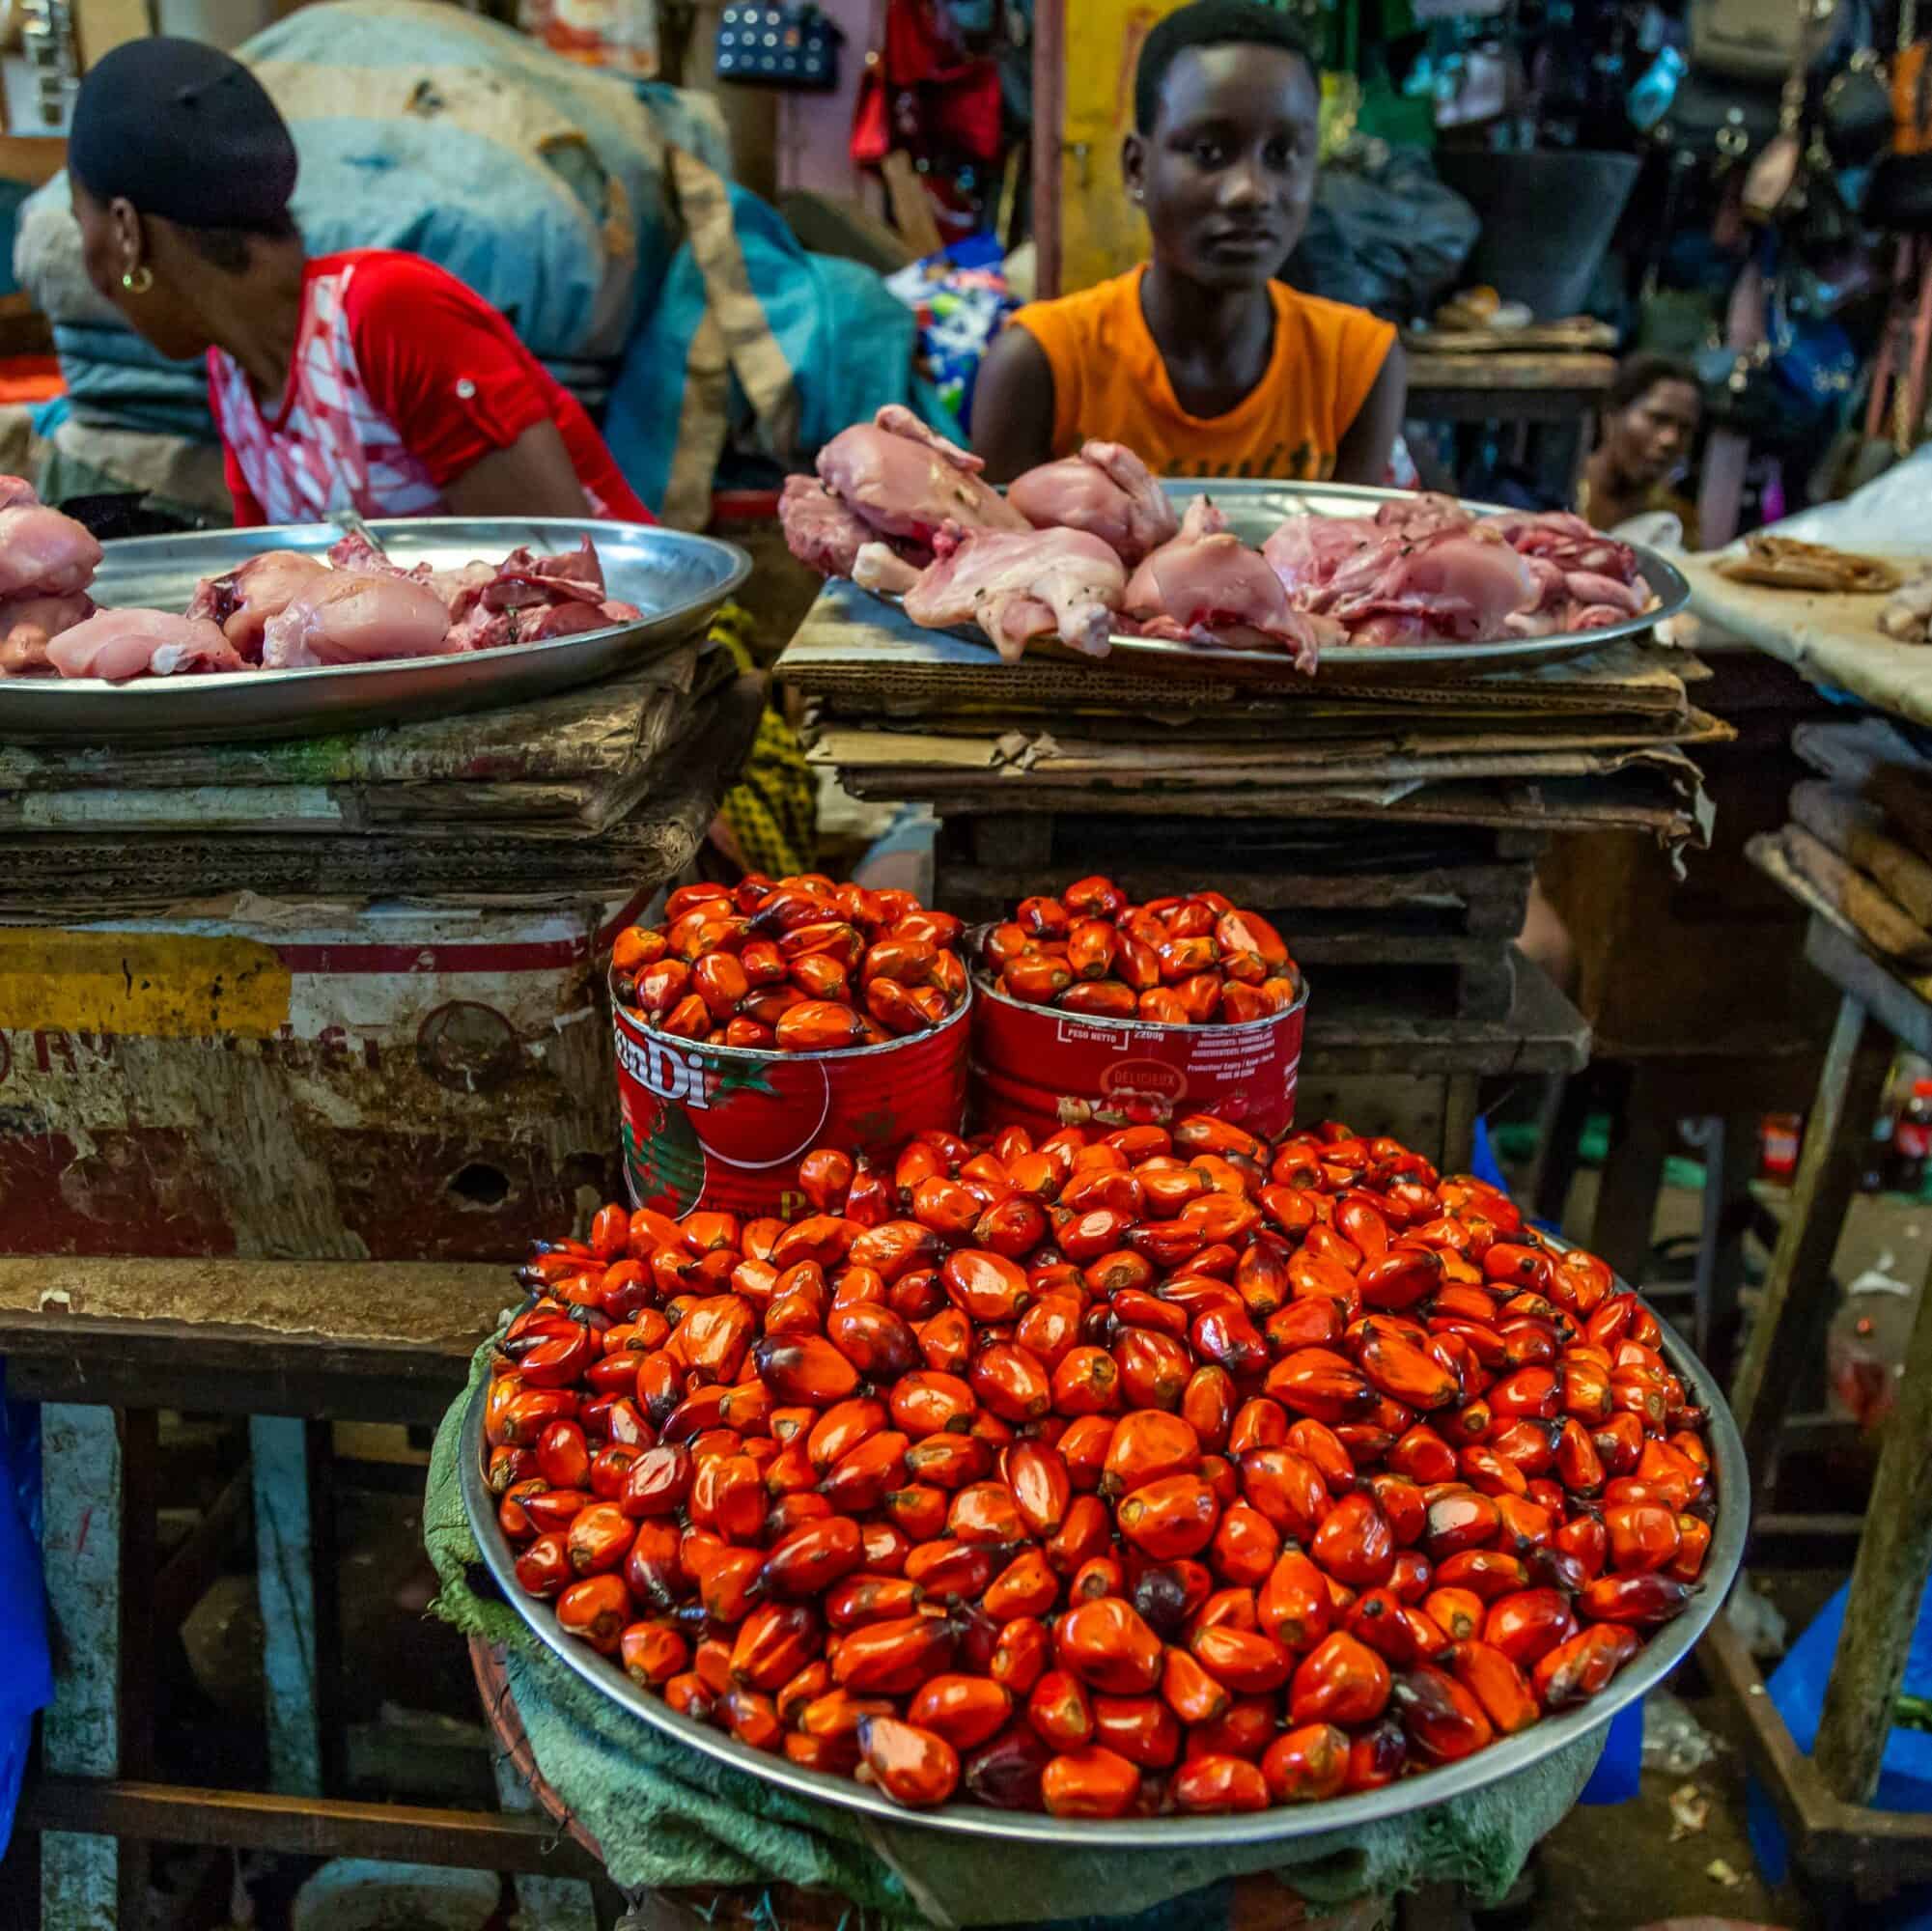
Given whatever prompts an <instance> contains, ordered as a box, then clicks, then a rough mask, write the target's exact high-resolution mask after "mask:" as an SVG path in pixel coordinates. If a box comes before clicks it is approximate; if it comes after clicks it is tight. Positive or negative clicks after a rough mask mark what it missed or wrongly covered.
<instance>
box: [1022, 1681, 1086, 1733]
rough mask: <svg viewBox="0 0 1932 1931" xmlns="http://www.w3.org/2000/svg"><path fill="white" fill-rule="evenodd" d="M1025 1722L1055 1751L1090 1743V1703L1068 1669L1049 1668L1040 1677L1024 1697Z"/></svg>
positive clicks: (1083, 1689) (1083, 1686) (1082, 1686)
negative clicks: (1030, 1691)
mask: <svg viewBox="0 0 1932 1931" xmlns="http://www.w3.org/2000/svg"><path fill="white" fill-rule="evenodd" d="M1026 1721H1028V1722H1029V1723H1031V1724H1032V1726H1033V1728H1034V1729H1035V1730H1036V1731H1037V1732H1038V1733H1039V1735H1040V1736H1042V1737H1043V1738H1045V1739H1046V1741H1047V1742H1048V1743H1050V1744H1051V1745H1052V1746H1053V1747H1054V1749H1078V1748H1079V1747H1080V1745H1082V1744H1085V1743H1090V1742H1091V1741H1092V1740H1093V1733H1094V1715H1093V1702H1092V1699H1091V1698H1090V1697H1089V1696H1088V1694H1087V1691H1086V1687H1085V1685H1084V1684H1082V1683H1081V1681H1080V1680H1079V1678H1078V1676H1076V1675H1074V1674H1073V1672H1072V1671H1071V1670H1066V1669H1050V1670H1048V1671H1047V1672H1046V1674H1045V1675H1043V1676H1041V1677H1040V1678H1039V1680H1038V1681H1037V1682H1036V1683H1035V1684H1034V1685H1033V1689H1032V1693H1030V1694H1029V1695H1028V1696H1027V1698H1026Z"/></svg>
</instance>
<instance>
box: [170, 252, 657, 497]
mask: <svg viewBox="0 0 1932 1931" xmlns="http://www.w3.org/2000/svg"><path fill="white" fill-rule="evenodd" d="M208 388H209V403H210V407H211V408H212V409H213V412H214V420H215V427H216V428H217V429H218V430H219V431H220V433H221V440H222V445H223V456H224V459H225V462H226V468H227V475H228V488H229V493H230V494H231V495H232V496H233V497H234V499H235V520H236V522H237V524H238V525H240V526H243V527H245V526H248V525H252V524H259V523H307V522H318V521H322V520H324V519H325V518H327V517H328V516H329V515H330V514H331V513H332V512H334V511H337V510H341V509H353V510H354V511H355V512H356V513H357V514H358V515H360V516H364V517H417V516H428V515H433V514H434V513H436V512H438V511H440V510H441V509H442V508H443V507H444V492H445V491H446V490H448V488H449V486H450V484H451V483H453V482H454V481H455V480H456V479H457V478H458V477H459V476H462V474H463V473H464V472H465V471H466V470H468V469H469V468H470V467H471V466H472V465H474V464H475V463H476V462H480V461H481V460H482V459H483V458H484V457H486V456H488V455H489V454H490V452H491V451H492V450H498V449H507V448H509V446H510V445H511V444H512V443H514V442H515V441H516V440H517V439H518V436H520V435H521V434H523V433H524V432H525V431H526V430H528V429H530V428H532V427H533V426H534V425H535V424H537V423H540V422H544V421H546V420H547V421H550V422H554V423H555V424H556V426H557V428H558V430H559V431H560V432H561V434H562V435H563V438H564V447H565V449H566V450H567V451H568V452H569V455H570V458H571V465H572V467H573V468H574V470H575V471H576V475H577V481H578V482H579V483H581V484H582V485H583V490H584V494H585V495H586V496H587V497H588V498H589V499H590V506H591V512H592V514H593V515H594V516H599V517H614V518H621V519H623V520H626V521H630V522H641V523H648V522H651V521H653V520H654V518H652V516H651V513H650V512H649V511H648V510H646V509H645V507H644V505H643V504H642V503H641V502H640V501H639V500H638V499H637V497H636V495H635V494H634V493H633V491H632V490H631V489H630V486H629V485H628V484H627V483H626V482H625V480H624V477H623V475H622V473H621V472H620V471H619V469H618V467H617V464H616V462H614V461H613V460H612V457H611V454H610V451H609V450H608V448H606V447H605V445H604V442H603V438H602V436H600V435H599V434H598V433H597V431H596V429H595V428H594V427H593V426H592V423H591V420H590V418H589V416H587V415H586V414H585V413H584V410H583V406H582V405H581V404H580V403H579V402H578V401H577V400H576V398H575V397H574V396H573V395H572V394H571V393H570V391H569V390H567V389H566V388H564V387H563V385H562V384H561V383H560V382H558V381H557V380H556V379H555V378H553V377H552V376H551V375H550V374H549V372H548V371H547V370H546V369H545V367H544V366H543V364H542V363H540V362H539V361H538V360H537V358H536V357H535V356H534V355H532V354H531V353H530V351H529V350H527V349H525V348H524V347H523V345H522V344H521V343H520V342H519V341H518V339H517V336H516V333H515V331H514V330H513V329H512V328H511V326H510V324H509V322H506V321H505V320H504V318H503V317H502V316H501V315H499V314H498V313H497V312H496V310H495V309H493V308H491V307H490V304H489V303H488V302H486V301H485V300H483V298H482V297H481V296H480V295H477V294H474V293H473V292H472V291H471V290H469V289H467V288H465V287H464V286H463V284H462V282H460V281H458V280H457V279H456V277H455V276H454V275H450V274H446V273H445V272H444V271H443V270H442V269H441V268H438V267H437V266H435V265H434V263H432V262H427V261H425V260H424V259H423V258H422V257H421V256H419V255H406V254H401V253H398V252H396V251H394V250H389V249H378V248H365V249H356V250H353V251H350V252H349V253H346V254H340V255H322V256H318V257H317V258H315V259H314V260H313V261H311V262H310V263H309V264H308V265H307V268H306V270H305V273H304V277H303V289H302V314H301V320H300V322H299V323H298V324H297V327H296V333H295V353H294V360H293V361H292V363H291V365H290V369H289V385H288V388H287V390H286V392H285V393H284V395H283V397H282V400H281V406H280V407H279V408H278V409H277V410H276V411H275V412H274V413H273V414H272V415H266V414H265V413H264V412H263V409H262V406H261V404H260V403H259V402H257V400H256V398H255V392H254V390H253V388H252V387H251V386H250V385H249V381H248V378H247V376H246V375H245V374H244V373H243V372H242V370H241V369H240V368H239V367H238V365H237V364H236V362H235V361H234V360H233V358H231V357H230V356H229V355H227V354H226V353H225V352H223V351H222V350H219V349H211V350H210V351H209V356H208Z"/></svg>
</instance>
